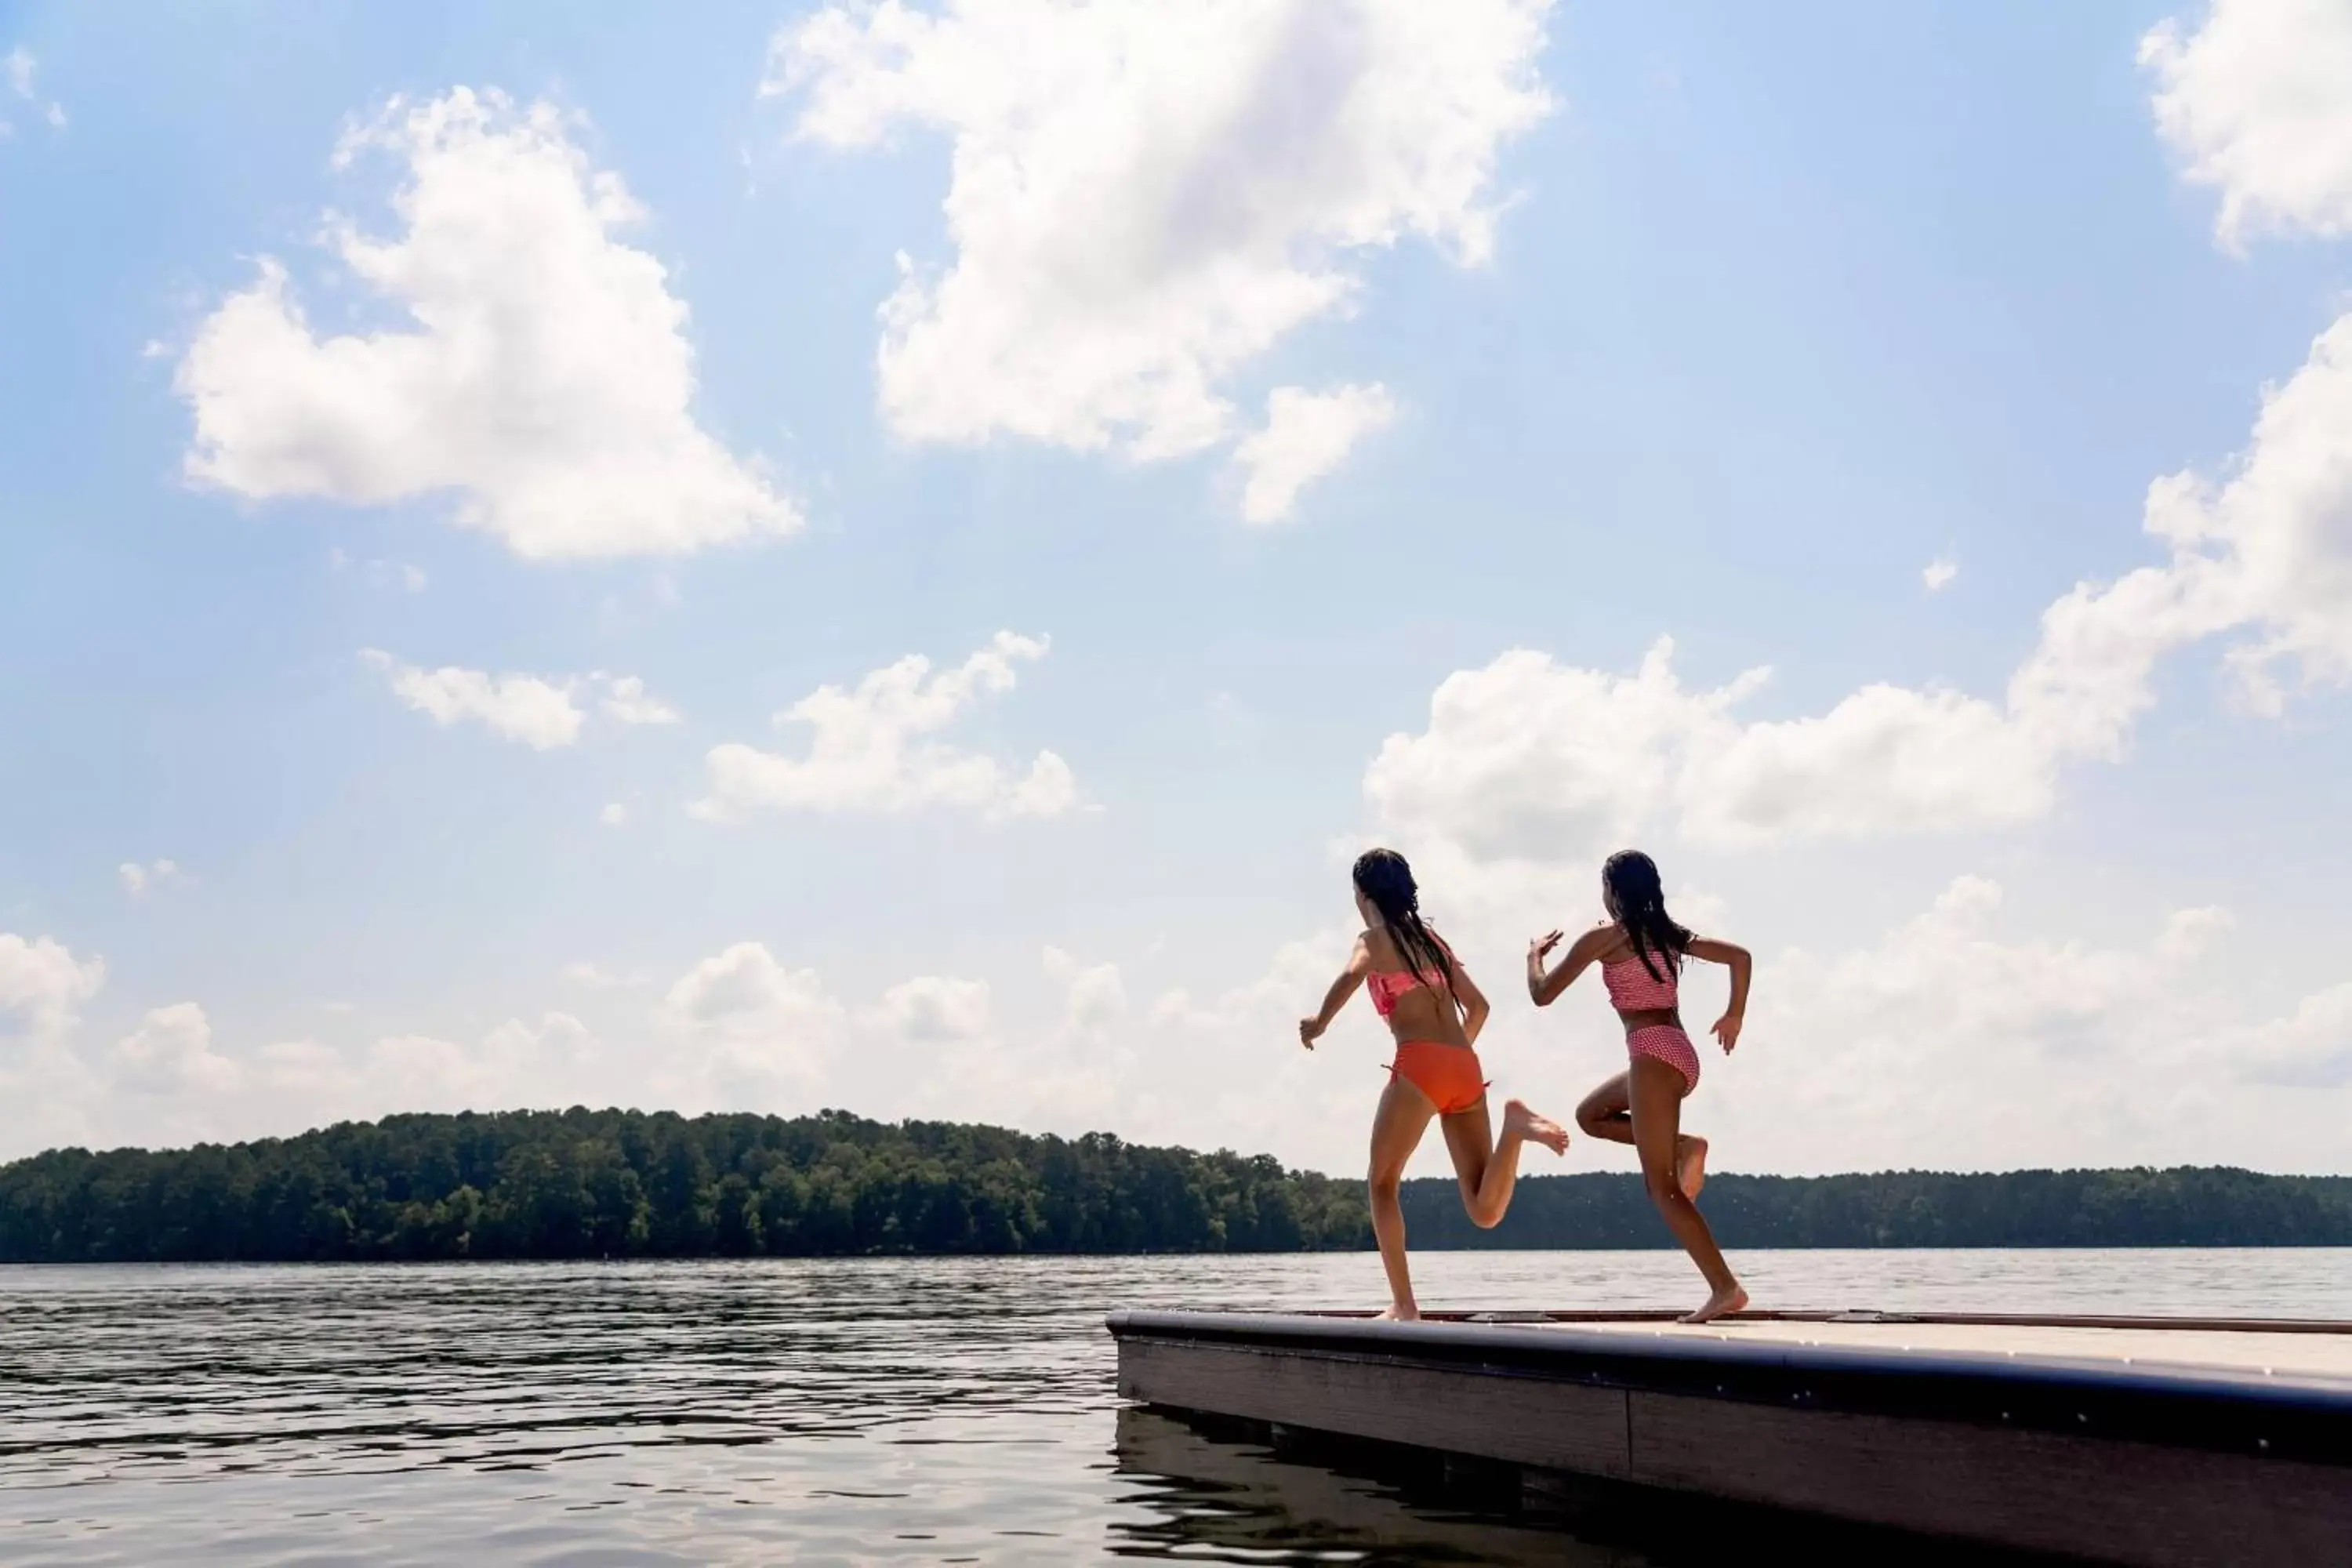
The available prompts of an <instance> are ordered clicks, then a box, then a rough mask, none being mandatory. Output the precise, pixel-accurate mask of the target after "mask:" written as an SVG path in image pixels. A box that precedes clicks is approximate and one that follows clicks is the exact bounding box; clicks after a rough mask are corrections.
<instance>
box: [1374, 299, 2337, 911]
mask: <svg viewBox="0 0 2352 1568" xmlns="http://www.w3.org/2000/svg"><path fill="white" fill-rule="evenodd" d="M2347 520H2352V315H2347V316H2346V317H2345V318H2343V319H2342V320H2339V321H2336V323H2335V324H2334V325H2333V326H2331V327H2329V328H2328V329H2327V331H2326V332H2324V333H2323V334H2321V336H2320V337H2319V338H2318V340H2317V341H2316V342H2315V343H2314V344H2313V346H2312V352H2311V356H2310V358H2309V359H2308V360H2307V361H2306V363H2305V364H2304V365H2303V367H2302V368H2301V369H2300V370H2298V371H2297V372H2296V373H2295V374H2294V376H2292V377H2291V378H2289V379H2288V381H2287V382H2286V383H2285V384H2284V385H2281V386H2279V387H2276V388H2273V389H2272V390H2270V391H2269V392H2267V393H2266V394H2265V395H2264V396H2263V405H2262V410H2261V413H2260V415H2259V416H2258V417H2257V419H2256V421H2255V424H2254V427H2253V433H2252V439H2251V440H2250V441H2249V443H2248V445H2247V447H2246V448H2245V449H2244V451H2243V452H2242V453H2241V454H2240V455H2239V457H2238V458H2236V459H2234V460H2233V462H2232V463H2231V465H2230V466H2229V467H2228V468H2227V469H2226V470H2224V472H2223V474H2222V475H2221V477H2219V478H2211V477H2207V476H2203V475H2200V474H2197V473H2195V472H2188V471H2184V472H2182V473H2178V474H2173V475H2169V476H2168V477H2166V478H2163V479H2158V480H2157V481H2156V482H2155V483H2154V484H2153V485H2151V486H2150V487H2149V490H2148V497H2147V514H2146V526H2147V532H2148V534H2149V536H2150V537H2151V538H2152V539H2154V540H2156V541H2157V542H2159V543H2161V544H2163V545H2165V546H2167V547H2168V552H2169V558H2168V560H2166V561H2165V562H2164V563H2161V564H2158V565H2150V566H2142V567H2140V568H2137V570H2134V571H2132V572H2130V573H2127V574H2125V575H2124V576H2123V577H2121V578H2119V579H2117V580H2116V581H2115V582H2113V583H2109V584H2090V583H2085V584H2079V585H2077V586H2076V587H2075V588H2074V589H2073V590H2071V591H2070V592H2068V593H2067V594H2065V595H2063V596H2061V597H2060V598H2059V599H2058V600H2057V601H2056V602H2054V603H2053V604H2052V605H2050V607H2049V608H2048V609H2047V610H2046V611H2045V612H2044V613H2043V615H2042V626H2041V635H2040V637H2039V639H2038V641H2037V642H2036V644H2035V646H2034V647H2033V649H2032V652H2031V653H2030V654H2029V655H2028V656H2027V657H2026V658H2025V659H2024V660H2023V661H2022V662H2021V664H2020V665H2019V667H2018V668H2017V670H2016V672H2015V673H2014V674H2013V675H2012V676H2011V679H2010V682H2009V687H2008V690H2007V691H2006V693H2005V694H2004V696H2003V698H2002V700H2000V701H1998V702H1995V701H1991V700H1987V699H1984V698H1981V697H1976V696H1971V695H1969V694H1967V693H1965V692H1961V691H1957V690H1953V689H1940V688H1928V689H1915V688H1910V687H1902V686H1895V685H1889V684H1884V683H1881V684H1874V685H1870V686H1866V687H1864V688H1862V689H1859V690H1857V691H1854V692H1853V693H1852V694H1851V695H1849V696H1847V697H1845V698H1844V699H1843V700H1840V701H1839V702H1837V703H1835V704H1834V705H1832V707H1831V708H1830V709H1829V710H1827V711H1826V712H1822V713H1819V714H1814V715H1810V716H1805V717H1800V718H1794V719H1782V720H1761V721H1740V720H1739V719H1738V717H1737V715H1736V713H1735V710H1736V709H1737V708H1738V706H1739V705H1740V704H1742V703H1744V702H1747V701H1749V700H1752V699H1753V698H1754V697H1755V695H1756V694H1757V693H1758V692H1759V690H1760V689H1763V687H1764V686H1765V684H1766V682H1767V680H1768V679H1769V672H1768V671H1766V670H1762V669H1754V670H1749V671H1748V672H1746V673H1745V674H1743V675H1741V676H1740V677H1739V678H1738V679H1735V680H1733V681H1730V682H1728V683H1727V684H1726V685H1724V686H1722V687H1719V688H1716V689H1696V690H1694V689H1688V688H1686V687H1685V686H1684V685H1683V684H1682V682H1681V681H1680V679H1678V678H1677V677H1676V675H1675V670H1674V668H1673V662H1672V651H1673V645H1672V644H1671V642H1670V641H1664V640H1662V641H1661V642H1659V643H1658V645H1657V646H1656V647H1654V648H1653V649H1652V650H1651V651H1650V654H1649V656H1648V658H1645V659H1644V660H1643V664H1642V666H1641V668H1639V669H1638V670H1637V671H1636V672H1635V673H1633V674H1632V675H1618V674H1613V673H1611V672H1608V671H1603V670H1594V669H1587V668H1575V667H1572V666H1568V665H1563V664H1561V663H1559V662H1558V661H1557V660H1555V659H1553V658H1550V657H1549V655H1546V654H1542V653H1538V652H1533V651H1528V650H1517V651H1512V652H1507V653H1505V654H1503V655H1502V656H1500V657H1499V658H1496V659H1495V660H1494V661H1493V662H1492V663H1490V664H1488V665H1486V667H1484V668H1478V669H1471V670H1463V671H1460V672H1457V673H1456V674H1454V675H1452V676H1449V677H1448V678H1447V679H1445V680H1444V682H1443V683H1442V684H1441V685H1440V686H1439V687H1438V688H1437V690H1436V692H1435V694H1434V695H1433V698H1432V700H1431V704H1430V718H1429V724H1428V727H1427V729H1426V730H1424V731H1422V732H1421V733H1419V734H1401V735H1394V736H1391V737H1390V739H1389V740H1388V742H1386V743H1385V744H1384V745H1383V746H1382V747H1381V751H1380V753H1379V755H1378V756H1377V757H1375V758H1374V760H1373V762H1372V763H1371V765H1370V768H1369V769H1368V770H1367V772H1366V774H1365V778H1364V794H1365V798H1366V803H1367V805H1368V807H1369V808H1370V816H1371V820H1372V824H1373V826H1376V827H1377V828H1378V829H1379V830H1380V831H1381V832H1383V833H1385V834H1387V835H1389V836H1391V837H1400V838H1403V839H1405V840H1407V841H1409V842H1412V843H1414V844H1418V845H1422V846H1425V847H1430V848H1431V849H1433V851H1434V852H1437V853H1441V854H1447V855H1451V856H1453V857H1454V859H1455V860H1456V861H1457V862H1461V863H1464V864H1467V865H1474V866H1475V865H1479V864H1486V865H1489V866H1494V865H1497V864H1508V863H1511V862H1517V861H1530V860H1531V861H1541V862H1550V863H1559V862H1562V861H1570V862H1574V861H1582V860H1588V859H1590V858H1592V857H1594V856H1596V855H1598V854H1600V853H1602V852H1605V850H1606V849H1608V848H1609V847H1612V846H1613V845H1614V844H1617V843H1621V842H1622V841H1624V840H1627V839H1630V838H1632V837H1635V836H1636V835H1637V834H1639V833H1640V832H1642V831H1643V830H1644V829H1645V828H1646V827H1648V826H1652V825H1654V824H1657V823H1660V822H1669V823H1672V824H1673V825H1675V826H1678V827H1679V828H1680V829H1681V831H1682V832H1683V833H1684V834H1685V836H1686V837H1689V838H1691V839H1692V840H1693V841H1694V842H1697V843H1701V844H1709V845H1716V846H1724V847H1738V846H1754V845H1760V844H1767V843H1774V842H1787V841H1791V840H1804V839H1833V838H1849V839H1851V838H1869V837H1885V836H1888V835H1893V834H1900V833H1916V832H1929V833H1937V832H1956V831H1964V830H1970V829H1986V828H1998V827H2001V826H2011V825H2014V824H2018V823H2023V822H2028V821H2032V820H2034V819H2036V818H2039V817H2041V816H2044V815H2046V814H2047V813H2048V812H2049V811H2050V810H2051V809H2052V807H2053V805H2054V804H2055V802H2056V801H2057V799H2058V795H2059V786H2060V784H2061V781H2062V778H2063V773H2064V771H2065V769H2066V768H2067V767H2068V766H2069V765H2070V764H2073V763H2079V762H2083V761H2086V760H2115V759H2118V758H2120V757H2121V756H2122V755H2123V754H2124V752H2125V751H2126V748H2127V747H2128V744H2129V742H2130V739H2131V733H2132V730H2133V727H2134V725H2135V723H2136V722H2137V720H2138V718H2139V717H2140V715H2141V714H2143V713H2144V712H2145V711H2146V710H2147V709H2148V708H2149V706H2150V705H2151V704H2152V703H2153V702H2154V700H2155V690H2154V684H2153V681H2154V675H2155V671H2156V668H2157V666H2158V663H2159V661H2160V660H2161V659H2162V658H2164V657H2165V656H2166V655H2167V654H2168V653H2170V652H2172V651H2173V650H2175V649H2177V648H2179V647H2184V646H2186V645H2189V644H2191V643H2195V642H2199V641H2202V640H2206V639H2210V638H2215V637H2235V638H2237V639H2238V640H2237V641H2235V642H2234V643H2232V644H2231V645H2230V646H2229V647H2228V649H2227V652H2226V660H2227V663H2228V665H2229V667H2230V668H2231V669H2232V670H2233V671H2235V673H2236V674H2237V676H2238V677H2239V678H2240V681H2241V688H2242V691H2243V693H2244V695H2245V697H2246V700H2248V701H2249V703H2250V704H2251V705H2252V707H2253V708H2255V709H2256V710H2259V711H2263V712H2272V713H2275V712H2277V711H2279V710H2281V709H2282V708H2283V706H2284V700H2285V698H2284V692H2283V690H2282V689H2281V682H2280V676H2281V672H2282V671H2283V670H2284V671H2288V672H2292V673H2293V674H2294V675H2296V676H2298V677H2299V678H2300V679H2301V681H2303V682H2304V683H2306V684H2307V683H2311V682H2317V681H2332V682H2342V681H2346V680H2347V679H2352V527H2347Z"/></svg>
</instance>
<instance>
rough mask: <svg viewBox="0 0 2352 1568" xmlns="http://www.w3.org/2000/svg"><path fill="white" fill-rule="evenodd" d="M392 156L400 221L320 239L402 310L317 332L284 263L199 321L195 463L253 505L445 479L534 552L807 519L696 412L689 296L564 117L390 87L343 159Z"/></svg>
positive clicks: (341, 497)
mask: <svg viewBox="0 0 2352 1568" xmlns="http://www.w3.org/2000/svg"><path fill="white" fill-rule="evenodd" d="M368 152H381V153H389V154H390V155H392V156H393V157H395V158H397V159H399V160H401V161H402V162H403V163H404V165H405V169H406V175H407V177H406V180H405V183H404V184H402V185H401V186H400V187H399V189H397V190H396V191H395V192H394V194H393V197H392V205H393V208H394V212H395V213H396V214H397V216H398V217H399V218H400V220H401V224H402V226H403V232H402V233H401V234H400V235H399V236H398V237H394V238H388V239H387V238H378V237H372V236H369V235H366V234H363V233H362V232H361V231H360V230H359V228H358V227H357V226H355V225H354V224H352V222H351V221H350V220H348V219H345V218H341V217H339V216H333V215H329V216H328V219H327V221H326V232H325V237H324V238H325V243H326V245H327V247H329V249H330V250H331V251H332V253H333V254H334V256H335V257H336V258H337V259H338V260H340V261H341V264H342V265H343V267H344V268H346V269H347V270H348V271H349V272H350V273H351V274H352V277H354V278H355V279H357V280H358V281H359V282H360V283H361V284H362V286H363V287H365V288H366V289H369V290H371V291H372V292H373V294H374V295H375V296H377V297H378V298H379V299H380V300H382V302H383V304H384V305H385V306H387V307H388V308H390V309H391V310H394V311H396V312H397V313H398V314H399V315H400V316H401V317H402V318H403V321H402V324H401V325H399V326H396V327H392V328H387V329H385V330H383V331H362V332H347V333H340V334H333V335H327V336H321V335H320V333H319V332H317V331H314V330H313V328H312V327H311V325H310V321H308V320H307V319H306V317H305V316H304V313H303V311H302V309H301V307H300V305H299V303H298V302H297V300H295V298H294V295H293V291H292V286H291V283H290V281H289V277H288V273H287V270H286V268H285V267H284V266H283V265H282V264H280V263H279V262H278V261H277V260H275V259H271V258H264V259H263V261H262V262H261V264H260V275H259V277H258V279H257V280H256V281H255V283H254V284H253V286H252V287H251V288H250V289H246V290H245V291H244V292H241V293H238V294H235V295H232V296H230V297H229V298H228V299H227V300H226V301H225V302H224V303H223V304H222V305H221V306H220V308H219V309H218V310H215V312H214V313H213V314H212V315H211V316H210V317H209V318H208V319H206V320H205V322H204V323H203V325H202V327H201V328H200V329H199V330H198V331H197V332H196V335H195V338H194V342H192V343H191V344H190V345H189V347H188V350H187V352H186V353H185V354H184V356H183V358H182V359H181V362H180V364H179V368H178V372H177V374H176V377H175V381H174V385H175V387H176V388H177V390H178V392H179V394H180V395H181V396H183V397H184V398H185V399H186V400H187V403H188V405H189V407H190V409H191V410H192V412H193V413H194V419H195V435H194V444H193V445H192V446H191V447H190V449H189V452H188V455H187V461H186V468H187V472H188V474H189V475H190V477H191V478H193V479H197V480H199V481H202V482H205V483H208V484H213V485H218V486H220V487H222V488H223V489H228V490H232V491H234V492H236V493H237V494H239V495H243V496H248V497H252V498H255V499H257V500H270V499H278V498H285V497H294V496H317V497H323V498H325V499H327V500H335V501H341V502H344V503H348V504H352V505H378V504H383V503H388V502H394V501H399V500H408V499H411V498H415V497H419V496H425V495H431V494H436V493H440V492H454V493H455V494H456V496H457V510H456V513H455V516H456V521H457V522H458V524H459V525H461V526H463V527H467V528H472V529H478V530H481V531H486V532H488V533H490V534H492V535H494V536H496V537H497V538H498V539H499V540H500V541H501V542H504V543H505V544H506V545H507V547H508V548H509V549H510V550H512V551H513V552H515V553H517V554H518V555H522V556H526V557H531V558H536V559H563V558H572V559H577V558H586V557H604V556H623V555H647V554H676V553H679V552H687V551H692V550H696V549H699V548H701V547H703V546H706V545H713V544H721V543H726V542H731V541H737V540H743V539H747V538H750V537H752V536H754V535H759V534H776V533H783V532H788V531H792V530H793V529H794V528H796V527H798V526H799V524H800V514H799V512H798V510H796V509H795V507H794V506H793V503H792V502H791V501H790V500H787V499H786V498H784V497H783V496H782V495H781V494H779V493H778V492H777V491H776V490H775V489H773V488H772V486H771V484H770V483H769V481H768V480H767V479H765V478H763V477H762V476H761V473H760V472H759V471H758V470H757V468H755V467H753V466H751V465H748V464H746V463H744V462H742V461H740V460H738V459H737V458H734V457H733V456H731V455H730V453H729V452H728V451H727V450H726V449H725V448H724V447H721V446H720V445H719V442H718V441H716V440H715V439H713V438H712V437H710V436H709V434H708V433H706V432H705V431H704V430H703V429H702V427H701V426H699V425H698V424H697V423H696V421H695V417H694V414H693V403H694V395H695V374H694V351H693V347H692V345H691V343H689V342H688V339H687V336H686V322H687V310H686V306H685V305H684V304H683V303H682V302H681V301H679V300H677V298H676V297H675V296H674V295H672V294H671V293H670V291H669V287H668V279H667V274H666V272H665V270H664V268H663V267H662V265H661V263H660V262H658V261H656V260H655V259H654V258H653V257H651V256H649V255H647V254H646V252H644V251H642V250H636V249H633V248H631V247H628V246H626V245H624V244H622V243H621V242H620V241H619V240H618V239H616V238H615V237H614V235H615V234H616V233H617V232H618V231H620V230H622V229H624V228H625V227H627V226H631V225H633V224H635V223H638V222H640V221H641V220H642V219H643V218H644V216H645V214H644V211H643V209H642V208H641V207H639V206H638V205H637V203H636V202H635V199H634V198H633V197H632V196H631V195H629V193H628V190H627V188H626V186H625V185H624V184H623V183H622V181H621V178H620V176H619V175H618V174H614V173H612V172H610V171H608V170H598V169H595V168H593V166H592V165H591V164H590V163H589V161H588V158H587V155H586V154H585V153H583V152H582V151H581V149H580V148H579V147H578V146H577V145H576V144H574V142H572V139H571V136H570V134H569V132H568V127H567V123H566V121H565V120H564V117H563V116H562V115H560V114H559V113H558V112H557V111H556V110H554V109H553V108H551V107H550V106H549V105H546V104H543V103H541V104H535V105H533V106H531V107H530V109H528V110H518V109H517V108H516V107H515V106H514V105H513V104H511V103H509V101H508V100H506V99H505V98H504V97H502V96H500V95H499V94H497V93H488V94H476V93H474V92H473V91H471V90H469V89H465V88H458V89H454V90H452V91H450V92H448V93H446V94H445V95H444V96H442V97H440V98H436V99H434V100H429V101H426V102H422V103H411V102H409V101H407V100H401V99H395V100H393V101H392V102H391V103H390V104H389V105H388V106H387V107H386V108H385V110H384V111H383V114H382V115H381V116H380V117H379V118H378V119H376V120H375V121H373V122H372V123H370V124H367V125H364V126H362V127H360V128H358V129H356V130H354V131H353V132H351V134H350V135H348V136H347V137H346V138H345V140H344V142H343V143H342V145H341V147H340V148H339V149H338V151H337V153H336V160H335V161H336V164H337V166H338V167H344V166H347V165H349V164H350V163H352V162H353V161H354V160H355V159H356V158H357V157H358V156H359V155H360V154H361V153H368Z"/></svg>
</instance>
